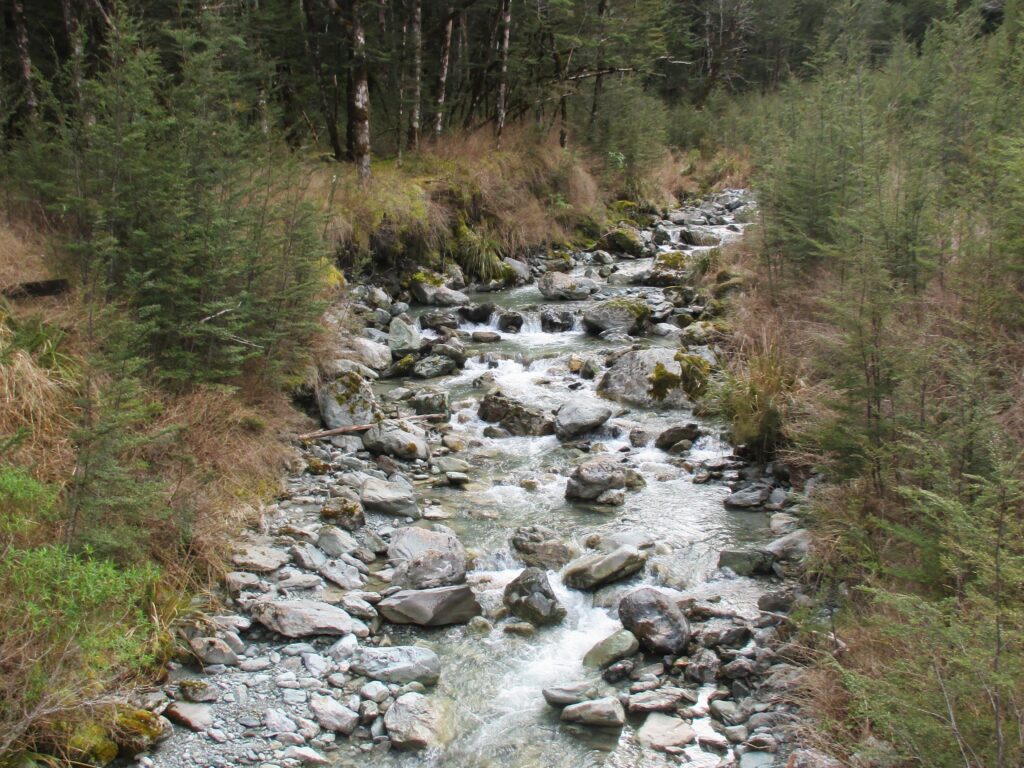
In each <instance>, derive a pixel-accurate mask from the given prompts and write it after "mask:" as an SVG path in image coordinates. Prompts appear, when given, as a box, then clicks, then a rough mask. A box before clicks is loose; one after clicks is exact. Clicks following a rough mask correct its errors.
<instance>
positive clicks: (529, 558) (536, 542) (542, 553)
mask: <svg viewBox="0 0 1024 768" xmlns="http://www.w3.org/2000/svg"><path fill="white" fill-rule="evenodd" d="M512 548H513V549H514V550H515V551H516V554H517V555H518V556H519V559H521V560H522V561H523V562H524V563H526V564H527V565H533V566H538V567H541V568H549V569H551V570H557V569H559V568H561V567H562V566H563V565H565V564H566V563H568V562H569V561H570V560H572V558H573V557H575V556H576V555H577V554H579V550H577V549H576V547H574V546H573V545H571V544H566V543H565V542H563V541H561V540H560V539H559V538H558V533H557V532H555V531H553V530H552V529H550V528H545V527H544V526H542V525H528V526H525V527H522V528H517V529H516V531H515V533H513V534H512Z"/></svg>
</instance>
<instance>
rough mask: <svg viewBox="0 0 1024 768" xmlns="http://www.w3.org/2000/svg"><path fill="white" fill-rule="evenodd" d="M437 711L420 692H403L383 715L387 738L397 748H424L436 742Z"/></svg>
mask: <svg viewBox="0 0 1024 768" xmlns="http://www.w3.org/2000/svg"><path fill="white" fill-rule="evenodd" d="M437 725H438V723H437V713H436V712H435V711H434V708H433V705H432V704H431V702H430V700H429V699H428V698H427V697H426V696H424V695H423V694H420V693H404V694H402V695H401V696H399V697H398V698H397V699H395V703H394V704H392V705H391V706H390V707H389V708H388V711H387V713H386V714H385V715H384V726H385V727H386V728H387V730H388V738H390V739H391V744H392V746H394V747H395V748H397V749H426V748H427V747H430V746H432V745H434V744H436V743H437V733H436V731H437Z"/></svg>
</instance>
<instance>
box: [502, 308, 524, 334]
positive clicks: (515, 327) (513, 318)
mask: <svg viewBox="0 0 1024 768" xmlns="http://www.w3.org/2000/svg"><path fill="white" fill-rule="evenodd" d="M524 322H525V318H523V316H522V315H521V314H520V313H519V312H502V313H501V314H500V315H498V330H499V331H501V332H502V333H519V331H520V330H522V328H523V323H524Z"/></svg>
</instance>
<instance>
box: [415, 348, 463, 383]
mask: <svg viewBox="0 0 1024 768" xmlns="http://www.w3.org/2000/svg"><path fill="white" fill-rule="evenodd" d="M442 347H445V349H441V348H442ZM447 350H448V346H447V345H440V344H439V345H437V346H435V347H434V351H435V352H436V351H441V352H445V351H447ZM458 367H459V362H458V360H457V359H455V358H453V356H452V355H448V354H437V355H428V356H427V357H425V358H423V359H422V360H417V361H416V362H415V363H414V364H413V366H412V375H413V376H415V377H416V378H417V379H436V378H437V377H438V376H447V375H448V374H450V373H454V372H455V370H456V369H457V368H458Z"/></svg>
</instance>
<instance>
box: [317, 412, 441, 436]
mask: <svg viewBox="0 0 1024 768" xmlns="http://www.w3.org/2000/svg"><path fill="white" fill-rule="evenodd" d="M437 418H444V415H443V414H440V413H427V414H423V415H421V416H403V417H402V418H401V419H385V421H425V420H428V419H437ZM379 423H380V422H377V421H375V422H373V423H371V424H356V425H354V426H351V427H335V428H334V429H322V430H320V431H319V432H307V433H306V434H304V435H299V437H298V439H299V440H319V439H320V438H321V437H334V436H335V435H350V434H352V433H354V432H365V431H366V430H368V429H369V428H370V427H375V426H377V424H379Z"/></svg>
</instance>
